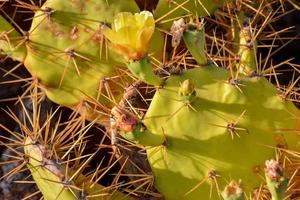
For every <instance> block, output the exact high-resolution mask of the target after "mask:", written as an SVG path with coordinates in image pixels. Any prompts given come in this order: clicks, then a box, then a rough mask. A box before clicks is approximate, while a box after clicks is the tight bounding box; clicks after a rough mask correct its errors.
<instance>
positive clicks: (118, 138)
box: [0, 0, 300, 200]
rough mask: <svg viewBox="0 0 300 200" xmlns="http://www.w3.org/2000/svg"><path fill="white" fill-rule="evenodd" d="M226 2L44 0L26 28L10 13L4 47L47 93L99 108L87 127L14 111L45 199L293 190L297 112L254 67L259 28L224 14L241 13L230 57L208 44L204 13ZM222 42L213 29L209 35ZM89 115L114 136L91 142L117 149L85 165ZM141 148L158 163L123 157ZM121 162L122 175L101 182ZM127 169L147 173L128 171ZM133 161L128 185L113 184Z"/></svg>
mask: <svg viewBox="0 0 300 200" xmlns="http://www.w3.org/2000/svg"><path fill="white" fill-rule="evenodd" d="M274 1H275V0H274ZM226 2H229V1H226V0H224V1H214V0H213V1H193V0H186V1H183V0H178V1H167V0H160V1H158V4H157V6H156V9H155V10H154V11H153V14H152V13H151V12H149V11H142V12H138V11H139V9H138V8H137V6H136V4H135V1H133V0H126V1H117V0H111V1H105V0H99V1H96V0H90V1H80V0H75V1H58V0H48V1H46V3H45V4H44V5H43V6H42V7H40V8H38V7H37V8H36V10H35V15H34V18H33V21H32V27H31V29H30V30H29V32H22V30H18V31H20V32H21V34H19V33H18V32H17V31H16V30H15V29H14V28H13V26H12V25H14V26H16V24H14V23H11V24H10V23H7V22H5V21H3V27H1V29H3V30H4V31H2V32H1V35H0V48H1V49H2V51H3V52H4V53H5V54H7V55H8V56H11V57H13V58H14V59H16V60H18V61H20V62H23V63H24V64H25V66H26V68H27V69H28V70H29V71H30V72H31V74H32V75H33V76H34V77H35V78H37V79H38V80H39V81H40V82H41V84H42V87H43V89H44V90H45V91H46V94H47V96H48V97H49V98H50V99H51V100H53V101H54V102H56V103H59V104H61V105H65V106H69V107H73V108H74V107H76V106H78V105H80V106H79V107H80V110H79V112H80V113H81V114H82V115H83V116H87V118H88V119H95V118H96V120H94V121H92V122H91V123H90V124H89V125H87V126H85V123H86V122H85V121H80V122H77V121H76V120H77V118H76V119H75V117H74V116H75V115H76V114H73V115H72V116H73V117H74V118H72V117H71V119H70V123H72V122H73V121H76V124H75V125H73V124H71V125H68V124H67V125H65V124H64V125H61V124H57V125H55V126H54V127H52V126H51V125H48V124H47V125H42V126H41V125H40V124H39V123H37V124H35V123H36V122H38V121H39V120H38V119H29V120H28V119H27V120H28V121H30V123H29V124H31V126H32V127H30V128H29V130H28V129H27V128H26V123H25V124H24V122H23V124H22V122H20V121H18V123H19V125H20V126H21V127H22V128H23V129H26V131H24V130H23V129H22V128H21V129H22V130H23V132H24V135H22V137H21V136H20V135H18V134H15V133H13V134H12V135H13V136H14V137H16V138H17V140H16V141H17V142H16V144H17V145H16V146H18V145H19V146H21V147H22V149H23V150H24V153H23V154H22V156H23V157H22V161H23V160H24V162H23V165H27V167H28V168H29V170H30V172H31V174H32V177H33V179H34V181H35V182H36V184H37V185H38V187H39V189H40V191H41V193H42V194H43V196H44V198H45V199H47V200H54V199H66V200H69V199H116V200H119V199H134V197H136V199H142V198H145V199H151V200H152V199H155V200H157V199H159V200H161V199H166V200H182V199H185V200H198V199H211V200H217V199H224V200H245V199H264V198H265V197H264V196H263V197H261V196H260V192H261V190H263V189H265V190H267V191H268V193H267V194H268V195H269V196H267V197H269V198H272V200H283V199H284V198H286V197H287V195H286V193H287V191H288V188H289V187H293V186H294V185H297V184H293V183H291V182H290V180H292V179H293V178H294V177H298V176H299V174H298V173H297V172H298V168H299V164H298V165H297V163H299V151H300V143H299V141H300V140H299V139H300V138H299V130H300V111H299V110H298V109H297V108H296V107H295V105H294V104H293V103H292V102H291V101H289V99H288V93H286V92H282V91H281V90H280V89H281V88H279V87H278V88H276V87H275V86H274V85H272V84H271V83H270V82H269V81H268V80H267V79H266V78H265V77H264V75H265V74H264V73H263V72H261V71H259V66H258V62H259V61H258V59H257V43H256V39H257V37H258V36H257V35H255V34H254V32H253V24H251V23H246V20H245V18H246V17H245V16H244V15H243V14H241V13H236V12H232V13H234V14H232V13H231V12H228V13H225V14H223V16H222V17H224V19H225V18H230V20H231V21H232V22H233V23H234V25H233V26H234V27H233V28H232V27H230V28H229V29H233V30H232V31H233V33H234V35H233V36H232V38H231V39H232V40H233V41H234V42H233V44H231V45H232V46H233V50H232V51H231V50H228V52H229V53H227V54H226V53H225V55H226V56H228V58H227V57H226V58H225V59H224V60H225V61H224V63H226V65H225V66H224V65H223V66H222V67H220V66H218V60H217V59H216V60H214V59H213V56H212V54H213V53H214V51H213V47H211V48H212V50H211V52H210V53H208V51H206V49H207V48H208V44H207V43H206V42H207V41H206V39H205V32H204V26H205V25H204V23H203V22H204V20H203V19H201V20H200V18H202V17H203V16H209V15H211V14H213V11H215V10H216V9H217V8H219V7H222V6H223V5H224V4H225V3H226ZM241 2H242V1H241ZM241 2H240V1H237V2H235V3H236V4H234V5H237V6H236V7H237V8H239V7H240V6H241V4H242V3H241ZM257 2H259V1H255V2H254V3H253V2H252V3H249V4H247V3H245V2H243V3H244V4H246V5H247V6H245V7H247V9H248V10H252V11H253V10H255V11H256V9H260V8H258V7H255V6H256V5H259V7H264V6H265V5H266V4H268V3H266V2H265V1H263V2H260V3H261V6H260V4H257ZM20 4H21V5H22V6H25V7H26V6H28V5H27V4H26V3H20ZM270 5H271V6H272V5H273V4H272V3H270ZM252 6H253V7H252ZM271 6H269V5H267V6H265V7H264V8H267V9H266V10H270V9H271V8H270V7H271ZM249 7H251V8H252V9H249ZM259 11H260V10H259ZM263 11H265V10H263ZM257 13H259V14H260V13H263V12H258V11H257ZM263 14H265V13H263ZM257 15H258V14H257ZM266 15H267V14H266ZM268 16H269V15H268ZM270 16H271V15H270ZM256 18H257V19H256ZM270 18H271V17H270ZM224 19H223V18H221V20H220V19H218V18H217V17H216V20H220V21H222V20H224ZM254 19H255V20H257V21H258V20H260V19H261V16H259V17H258V16H255V17H254ZM2 20H3V19H2V18H0V22H1V21H2ZM224 21H225V20H224ZM1 23H2V22H1ZM262 24H263V25H264V24H265V23H262ZM266 24H267V23H266ZM227 28H228V27H227ZM256 31H257V30H256ZM257 32H258V33H260V29H259V31H257ZM163 34H165V40H162V38H163V37H162V35H163ZM227 35H230V34H227ZM170 36H171V37H172V38H170ZM20 38H21V39H20ZM107 41H109V42H107ZM220 41H221V39H219V38H217V36H215V38H213V42H212V43H211V44H210V45H211V46H213V44H214V43H218V42H220ZM169 43H172V44H169ZM218 45H220V44H217V54H220V55H221V53H220V52H222V51H227V48H228V47H227V44H224V45H223V44H221V45H220V46H222V48H221V47H220V46H218ZM163 46H164V52H163V55H161V53H162V52H161V51H160V50H161V49H162V47H163ZM170 49H171V50H170ZM208 54H210V55H209V56H207V55H208ZM217 56H219V55H217ZM220 57H221V56H220ZM232 57H235V58H234V61H233V62H231V59H232ZM267 59H268V58H267ZM220 60H221V61H220V62H222V61H223V60H222V59H220ZM228 60H229V61H230V62H227V61H228ZM220 62H219V63H220ZM227 64H228V65H227ZM266 64H267V62H266ZM259 65H261V64H259ZM263 68H265V66H264V67H263ZM264 70H265V69H262V71H264ZM271 70H275V69H274V68H271ZM271 70H269V71H268V70H266V71H268V72H270V71H271ZM120 73H122V74H120ZM274 74H275V75H274V76H275V78H277V77H276V73H275V72H274ZM298 80H299V79H297V81H298ZM134 81H136V82H135V83H134V84H132V82H134ZM297 81H296V82H297ZM123 82H125V84H123ZM130 84H132V85H131V86H130V87H128V88H127V90H126V91H125V94H124V95H123V97H122V98H121V97H120V95H121V94H122V92H123V89H124V85H126V86H128V85H130ZM140 85H142V87H139V86H140ZM292 85H293V86H294V83H293V84H292ZM132 88H133V89H135V90H134V92H133V91H132V90H130V89H132ZM36 90H37V89H36ZM287 90H289V89H287ZM34 102H35V103H36V102H37V100H34ZM136 102H138V103H136ZM141 102H142V103H141ZM138 104H142V106H140V105H138ZM139 106H140V107H139ZM96 107H97V108H96ZM112 107H113V108H112ZM111 108H112V109H111ZM136 108H137V109H136ZM37 110H39V109H37ZM37 110H36V111H33V114H36V113H39V111H37ZM23 114H24V113H23ZM28 115H30V114H28V113H27V112H25V116H26V117H28ZM102 116H104V117H102ZM14 118H17V117H15V116H14ZM23 118H25V117H23ZM29 118H30V117H29ZM50 118H51V117H50ZM83 119H84V120H85V118H83ZM108 119H109V120H110V121H109V122H110V124H109V125H108V121H107V120H108ZM79 120H82V119H80V118H79ZM25 121H26V120H25ZM49 121H51V120H50V119H47V120H46V122H49ZM94 123H100V124H103V125H105V128H106V129H107V130H106V131H108V132H109V131H110V135H109V137H110V140H111V145H103V144H102V143H101V144H96V145H98V146H97V151H98V150H99V149H101V148H103V147H104V148H107V146H109V148H111V149H113V156H115V157H116V158H117V159H116V160H115V161H114V162H110V164H109V165H108V166H106V167H104V168H102V167H101V162H102V161H101V162H100V165H99V166H98V167H97V168H96V169H92V170H90V169H88V168H89V167H90V166H89V163H90V161H91V160H92V159H93V157H94V156H95V154H97V151H95V152H94V153H92V154H87V153H85V150H86V145H87V141H88V140H89V137H88V136H87V135H86V133H87V130H86V129H89V128H90V127H91V126H93V124H94ZM62 127H66V128H65V129H64V130H63V131H61V128H62ZM75 129H76V131H75ZM50 130H51V131H50ZM56 131H58V132H56ZM103 140H104V139H103ZM13 142H15V141H13ZM124 143H125V144H126V143H129V144H130V145H129V146H130V147H128V146H126V145H127V144H126V145H124ZM20 144H21V145H20ZM5 146H6V147H8V148H10V144H5ZM132 146H134V147H132ZM94 147H95V146H94ZM136 147H138V148H140V149H142V150H144V151H145V153H146V156H147V159H144V160H143V162H145V163H147V164H149V165H150V167H151V170H152V171H151V172H147V171H146V170H145V171H144V169H143V168H141V167H140V165H139V164H140V163H135V162H134V159H133V158H132V157H134V156H135V155H139V156H140V154H134V153H133V154H131V157H130V156H128V155H122V153H123V152H126V151H127V152H128V151H131V150H132V149H134V148H136ZM131 148H132V149H131ZM140 149H139V150H140ZM134 150H136V149H134ZM134 150H132V151H134ZM19 154H20V155H21V153H19ZM132 155H133V156H132ZM136 157H138V156H136ZM117 162H120V163H121V167H120V168H121V169H120V171H118V172H117V173H115V174H114V175H115V176H116V179H117V181H115V180H113V181H112V183H111V186H108V187H104V186H101V185H98V182H100V180H101V178H102V177H103V176H104V175H105V174H106V173H107V172H108V171H109V170H110V169H111V168H112V167H113V166H114V165H115V163H117ZM143 164H144V163H143ZM128 165H131V169H129V168H130V167H129V168H128ZM295 166H296V167H295ZM132 168H135V170H136V169H137V170H136V171H139V173H140V174H135V173H136V171H134V172H132V173H130V170H132ZM128 169H129V172H128V171H127V173H124V174H125V175H127V178H128V180H130V181H129V183H120V182H118V179H119V178H120V177H121V176H123V175H124V174H123V171H126V170H128ZM86 171H88V172H86ZM84 174H85V175H86V174H87V177H86V176H84ZM140 177H142V178H141V179H144V182H142V181H141V180H139V179H138V178H140ZM294 179H295V178H294ZM145 180H146V181H145ZM152 187H153V188H154V189H153V188H152ZM49 188H51V189H52V190H51V191H49ZM141 190H142V191H141ZM121 191H122V192H124V193H121ZM157 191H158V192H159V194H157V193H156V192H157ZM257 194H258V195H257ZM150 197H151V198H150ZM289 197H290V196H289Z"/></svg>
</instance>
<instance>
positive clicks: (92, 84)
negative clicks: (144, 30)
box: [25, 0, 138, 105]
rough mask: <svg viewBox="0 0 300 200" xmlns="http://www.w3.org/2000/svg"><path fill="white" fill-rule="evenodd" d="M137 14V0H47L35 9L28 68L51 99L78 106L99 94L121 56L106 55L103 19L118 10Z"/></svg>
mask: <svg viewBox="0 0 300 200" xmlns="http://www.w3.org/2000/svg"><path fill="white" fill-rule="evenodd" d="M124 10H125V11H131V12H136V11H138V8H137V6H136V4H135V2H134V1H131V0H127V1H124V3H119V2H118V1H104V0H101V1H88V2H86V1H57V0H48V1H47V2H46V3H45V4H44V5H43V7H42V8H41V10H40V11H38V12H36V13H35V18H34V20H33V22H32V28H31V30H30V43H29V44H28V45H27V49H28V55H27V58H26V60H25V66H26V67H27V68H28V69H29V71H30V72H31V73H32V74H33V75H34V76H36V77H38V78H39V79H40V80H41V82H42V84H43V85H45V88H46V89H47V94H48V97H49V98H50V99H52V100H53V101H55V102H56V103H59V104H62V105H74V104H76V103H78V102H80V101H81V100H82V99H83V98H84V97H86V96H89V97H93V98H95V97H96V96H97V93H98V91H97V90H98V88H99V85H100V80H101V78H103V77H104V76H110V75H112V74H115V72H114V67H113V66H115V65H117V64H118V63H119V62H115V61H113V59H111V58H112V57H114V59H115V60H116V59H117V58H119V57H117V55H113V56H111V54H109V55H108V54H106V52H107V49H106V48H107V47H106V45H105V43H104V40H103V39H102V35H101V23H109V22H110V20H112V19H113V16H114V15H115V14H116V13H118V12H120V11H124Z"/></svg>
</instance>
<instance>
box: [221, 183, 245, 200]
mask: <svg viewBox="0 0 300 200" xmlns="http://www.w3.org/2000/svg"><path fill="white" fill-rule="evenodd" d="M222 197H223V198H224V200H244V199H245V194H244V191H243V189H242V188H241V184H240V181H239V183H237V182H236V181H231V182H230V183H229V184H228V185H227V186H226V187H225V189H224V190H223V192H222Z"/></svg>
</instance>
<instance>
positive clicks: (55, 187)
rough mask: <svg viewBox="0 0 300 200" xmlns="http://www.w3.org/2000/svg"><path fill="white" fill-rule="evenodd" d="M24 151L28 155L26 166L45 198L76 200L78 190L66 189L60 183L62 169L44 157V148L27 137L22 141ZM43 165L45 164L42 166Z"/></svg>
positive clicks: (51, 199) (48, 199)
mask: <svg viewBox="0 0 300 200" xmlns="http://www.w3.org/2000/svg"><path fill="white" fill-rule="evenodd" d="M24 152H25V155H26V156H28V168H29V170H30V171H31V175H32V177H33V179H34V180H35V182H36V184H37V186H38V188H39V190H40V191H41V192H42V194H43V196H44V198H45V199H46V200H54V199H55V200H76V199H77V196H79V192H78V191H76V190H72V189H67V188H65V187H64V185H63V184H62V183H61V182H62V180H61V178H62V177H63V176H64V173H63V171H61V169H60V168H59V167H58V166H56V165H54V162H52V161H50V160H48V161H46V159H45V158H44V154H45V148H44V147H42V145H39V144H33V141H32V140H31V139H30V138H29V137H28V138H27V139H26V140H25V142H24ZM43 165H45V166H43Z"/></svg>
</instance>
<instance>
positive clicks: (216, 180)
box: [134, 65, 300, 199]
mask: <svg viewBox="0 0 300 200" xmlns="http://www.w3.org/2000/svg"><path fill="white" fill-rule="evenodd" d="M187 80H190V81H191V82H192V83H189V84H193V89H192V90H191V92H187V93H186V92H181V91H182V90H184V91H185V90H187V89H186V88H184V84H185V82H186V81H187ZM299 116H300V112H299V110H297V108H296V107H295V106H294V105H293V104H292V103H291V102H285V101H283V100H282V99H281V97H280V96H279V94H278V92H277V90H276V88H274V87H273V86H272V85H271V84H270V83H269V82H268V81H267V80H265V79H264V78H262V77H255V76H254V77H243V76H239V79H238V80H236V81H234V80H231V79H230V73H228V71H226V70H223V69H220V68H217V67H216V66H212V65H209V66H205V67H199V68H196V69H192V70H188V71H186V72H184V73H183V74H182V75H179V76H172V77H171V78H169V79H168V80H167V81H166V84H165V85H164V88H162V89H159V90H158V91H157V92H156V94H155V96H154V98H153V100H152V102H151V105H150V107H149V109H148V111H147V113H146V115H145V117H144V120H143V124H144V126H145V127H144V129H146V130H140V129H138V130H135V132H134V134H135V135H136V137H137V138H138V140H137V141H138V142H139V139H140V140H141V141H140V143H141V144H145V145H148V144H150V146H148V147H147V155H148V159H149V162H150V164H151V166H152V169H153V171H154V174H155V181H156V182H155V184H156V186H157V187H158V189H159V190H160V191H161V192H162V193H163V194H164V195H165V197H166V199H184V198H185V199H198V198H199V197H203V198H205V199H209V198H211V199H218V195H220V190H223V189H224V188H225V186H226V184H228V182H230V181H232V180H237V181H238V180H241V181H242V183H243V186H244V191H245V193H246V194H250V192H251V191H252V190H253V189H255V188H257V187H259V186H260V185H261V184H262V180H261V178H260V172H259V171H257V169H263V168H264V163H265V161H266V160H267V159H271V158H275V157H276V154H275V150H274V148H275V149H276V148H277V147H285V148H287V149H289V150H291V151H296V150H298V151H299V148H300V146H299V136H298V135H297V134H296V133H295V132H294V130H299ZM295 118H298V119H295ZM138 128H140V127H138ZM147 134H153V136H152V137H153V138H152V137H149V136H147ZM142 137H145V138H147V137H149V138H148V140H147V139H143V138H142ZM152 139H153V140H155V141H151V140H152ZM159 142H160V143H159ZM155 143H156V145H151V144H155Z"/></svg>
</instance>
